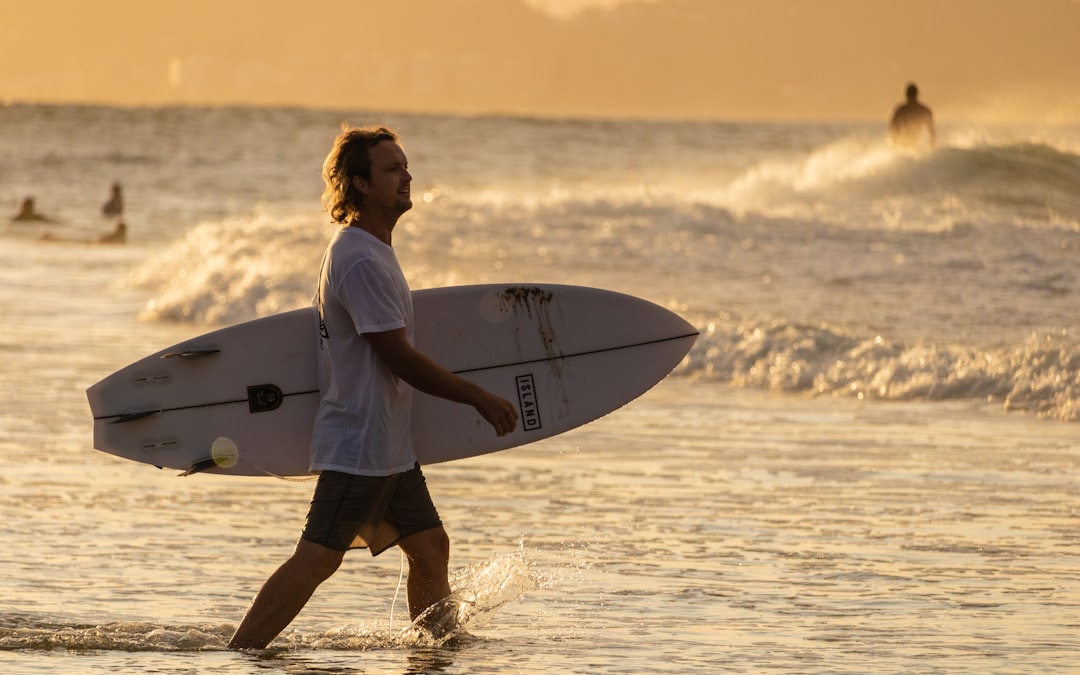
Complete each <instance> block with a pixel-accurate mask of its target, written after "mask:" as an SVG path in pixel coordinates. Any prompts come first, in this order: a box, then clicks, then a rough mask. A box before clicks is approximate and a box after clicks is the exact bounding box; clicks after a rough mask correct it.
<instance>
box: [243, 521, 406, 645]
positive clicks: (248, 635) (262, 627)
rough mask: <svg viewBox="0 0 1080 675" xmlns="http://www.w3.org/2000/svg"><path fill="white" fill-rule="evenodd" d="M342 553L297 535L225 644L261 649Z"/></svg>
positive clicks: (297, 610)
mask: <svg viewBox="0 0 1080 675" xmlns="http://www.w3.org/2000/svg"><path fill="white" fill-rule="evenodd" d="M344 556H345V554H344V553H343V552H341V551H335V550H334V549H331V548H327V547H325V546H322V545H321V544H315V543H312V542H310V541H305V540H303V539H301V540H300V543H298V544H297V545H296V551H294V552H293V554H292V557H291V558H289V559H288V560H286V561H285V563H284V564H282V565H281V567H279V568H278V569H277V571H276V572H274V573H273V574H272V575H271V576H270V578H269V579H267V580H266V583H265V584H263V587H262V590H260V591H259V594H258V595H257V596H255V600H254V601H253V602H252V603H251V607H250V608H249V609H248V611H247V614H246V615H245V616H244V620H243V621H241V622H240V627H239V628H237V629H236V634H235V635H233V637H232V640H230V641H229V648H230V649H265V648H266V645H268V644H270V641H271V640H273V639H274V638H275V637H277V636H278V634H279V633H280V632H281V631H283V630H285V627H286V626H288V625H289V624H290V623H291V622H292V620H293V619H295V618H296V615H297V614H299V613H300V610H301V609H303V608H304V605H306V604H307V601H308V600H309V599H310V598H311V595H312V594H313V593H314V592H315V589H316V588H318V587H319V584H321V583H322V582H324V581H326V580H327V579H329V578H330V575H332V574H333V573H334V572H335V571H337V568H338V567H339V566H340V565H341V560H342V558H343V557H344ZM411 581H412V580H411V578H410V584H411ZM411 595H412V594H411V593H410V598H411Z"/></svg>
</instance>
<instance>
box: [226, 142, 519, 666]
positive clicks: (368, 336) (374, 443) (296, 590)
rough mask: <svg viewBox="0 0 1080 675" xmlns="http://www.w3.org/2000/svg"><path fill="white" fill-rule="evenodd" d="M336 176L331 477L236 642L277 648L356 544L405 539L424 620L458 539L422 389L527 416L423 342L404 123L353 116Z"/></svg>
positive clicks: (318, 299) (509, 425)
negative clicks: (406, 223) (433, 468)
mask: <svg viewBox="0 0 1080 675" xmlns="http://www.w3.org/2000/svg"><path fill="white" fill-rule="evenodd" d="M323 180H324V181H325V183H326V189H325V191H324V192H323V203H324V204H325V205H326V209H327V211H328V212H329V213H330V217H331V218H332V220H333V222H335V223H339V224H342V225H344V227H342V228H340V229H339V230H338V232H337V233H336V234H335V235H334V236H333V238H332V239H331V240H330V244H329V246H328V247H327V249H326V253H325V254H324V257H323V262H322V269H321V271H320V274H319V286H318V291H317V293H316V296H315V305H316V307H317V309H318V311H319V319H320V332H321V337H320V341H319V343H320V345H319V383H320V386H319V389H320V391H321V393H322V398H321V401H320V404H319V409H318V412H317V413H316V416H315V427H314V431H313V433H312V447H311V453H312V454H311V469H312V471H313V472H315V473H318V474H319V479H318V483H317V484H316V486H315V494H314V496H313V497H312V500H311V507H310V510H309V511H308V516H307V523H306V525H305V527H304V531H303V533H302V534H301V537H300V541H299V542H298V543H297V545H296V549H295V551H294V552H293V554H292V556H291V557H290V558H289V559H288V560H287V561H286V562H285V563H284V564H282V565H281V567H279V568H278V569H277V571H276V572H274V574H273V575H271V577H270V578H269V579H268V580H267V581H266V583H265V584H264V585H263V587H262V589H261V590H260V591H259V593H258V595H257V596H256V597H255V600H254V601H253V602H252V605H251V607H250V608H249V609H248V612H247V614H246V616H245V617H244V620H243V621H242V622H241V623H240V626H239V627H238V628H237V630H236V633H235V634H234V635H233V637H232V640H231V641H230V642H229V647H230V648H233V649H263V648H265V647H266V646H267V645H268V644H269V643H270V641H271V640H273V639H274V638H275V637H276V636H277V635H278V634H279V633H280V632H281V631H282V630H284V628H285V627H286V626H288V625H289V623H290V622H291V621H292V620H293V619H294V618H295V617H296V615H297V614H299V613H300V610H301V609H303V607H304V605H305V604H307V601H308V600H309V599H310V598H311V596H312V594H313V593H314V592H315V589H316V588H317V587H318V586H319V585H320V584H321V583H322V582H323V581H325V580H326V579H328V578H329V577H330V576H331V575H332V574H333V573H334V572H335V571H337V569H338V567H339V566H340V565H341V562H342V560H343V558H344V556H345V552H346V551H348V550H350V549H353V548H365V547H366V548H368V549H370V551H371V554H372V555H378V554H379V553H381V552H382V551H384V550H386V549H387V548H389V547H391V546H394V545H395V544H396V545H397V546H399V547H401V550H402V551H403V552H404V554H405V557H406V558H407V559H408V561H409V577H408V583H407V591H408V600H409V613H410V614H411V615H412V618H413V619H414V620H415V619H416V618H417V617H419V616H420V615H421V614H423V613H424V611H425V610H426V609H428V608H429V607H431V606H432V605H434V604H435V603H437V602H439V601H440V600H442V599H443V598H446V597H447V596H448V595H450V582H449V579H448V568H449V561H450V539H449V537H448V536H447V533H446V530H445V529H444V528H443V525H442V521H441V520H440V518H439V514H438V512H437V511H436V510H435V506H434V504H433V502H432V500H431V495H430V494H429V492H428V488H427V483H426V481H425V480H424V476H423V474H422V473H421V470H420V465H419V464H418V463H417V459H416V453H415V451H414V450H413V444H412V433H411V425H412V416H411V410H412V391H413V388H416V389H419V390H420V391H423V392H426V393H428V394H431V395H434V396H439V397H442V398H446V399H449V400H452V401H457V402H460V403H465V404H468V405H471V406H473V407H474V408H476V410H477V412H479V413H480V415H481V416H482V417H483V418H484V419H485V420H486V421H487V422H488V423H489V424H491V426H492V427H494V429H495V433H497V434H498V435H499V436H503V435H506V434H508V433H510V432H511V431H513V430H514V427H515V426H516V425H517V417H518V415H517V410H516V408H515V407H514V405H513V404H512V403H510V402H509V401H507V400H505V399H503V398H501V397H499V396H495V395H494V394H491V393H490V392H488V391H486V390H484V389H482V388H480V387H479V386H477V385H476V384H473V383H472V382H469V381H468V380H465V379H462V378H460V377H458V376H456V375H454V374H453V373H451V372H450V371H448V370H446V369H445V368H443V367H442V366H440V365H438V364H436V363H435V362H434V361H432V360H431V359H430V358H428V357H427V356H425V355H424V354H423V353H421V352H419V351H418V350H416V349H415V348H414V347H413V346H412V332H413V307H412V299H411V296H410V291H409V286H408V284H407V282H406V280H405V275H404V274H403V273H402V270H401V267H400V265H399V264H398V261H397V257H396V255H395V253H394V249H393V247H392V243H391V235H392V233H393V230H394V226H395V225H396V223H397V221H398V219H399V218H400V217H401V216H402V215H403V214H404V213H405V212H406V211H408V210H409V209H410V208H412V199H411V195H410V185H411V182H412V176H411V175H410V174H409V171H408V160H407V159H406V156H405V151H404V150H403V149H402V147H401V145H400V143H399V140H398V136H397V134H396V133H395V132H394V131H393V130H391V129H388V128H386V127H362V128H357V127H350V126H347V125H346V126H344V127H343V131H342V133H341V134H340V135H339V136H338V137H337V139H336V140H335V141H334V145H333V147H332V148H331V150H330V153H329V155H328V156H327V157H326V161H325V162H324V164H323ZM428 628H430V629H432V630H438V629H439V628H440V627H439V626H438V625H432V626H429V627H428Z"/></svg>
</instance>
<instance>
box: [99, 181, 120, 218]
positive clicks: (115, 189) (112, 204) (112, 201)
mask: <svg viewBox="0 0 1080 675" xmlns="http://www.w3.org/2000/svg"><path fill="white" fill-rule="evenodd" d="M101 215H103V216H122V215H124V190H123V188H122V187H121V186H120V183H113V184H112V191H111V192H110V193H109V199H108V201H106V202H105V203H104V204H103V205H102V207H101Z"/></svg>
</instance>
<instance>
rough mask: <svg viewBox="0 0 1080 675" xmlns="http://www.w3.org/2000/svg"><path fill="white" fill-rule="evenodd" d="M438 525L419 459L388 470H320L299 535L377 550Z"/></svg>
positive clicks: (376, 552) (342, 547) (339, 545)
mask: <svg viewBox="0 0 1080 675" xmlns="http://www.w3.org/2000/svg"><path fill="white" fill-rule="evenodd" d="M440 525H442V520H440V519H439V513H438V511H436V510H435V504H434V503H433V502H432V501H431V494H430V493H429V492H428V489H427V481H426V480H425V479H424V474H423V473H422V472H421V471H420V465H419V464H417V465H416V466H415V467H413V468H412V469H411V470H409V471H406V472H404V473H398V474H394V475H392V476H354V475H352V474H348V473H339V472H337V471H324V472H322V473H321V474H320V475H319V480H318V483H316V485H315V494H314V495H313V496H312V498H311V508H310V509H309V510H308V516H307V523H306V524H305V525H304V532H303V534H302V535H301V538H302V539H304V540H305V541H310V542H312V543H315V544H320V545H322V546H326V547H327V548H332V549H334V550H335V551H348V550H350V549H354V548H367V549H369V550H370V551H371V555H373V556H376V555H379V554H380V553H382V552H383V551H385V550H386V549H388V548H390V547H391V546H393V545H394V544H396V543H397V542H398V541H400V540H401V539H404V538H405V537H408V536H410V535H413V534H416V533H417V532H423V531H424V530H429V529H431V528H433V527H439V526H440Z"/></svg>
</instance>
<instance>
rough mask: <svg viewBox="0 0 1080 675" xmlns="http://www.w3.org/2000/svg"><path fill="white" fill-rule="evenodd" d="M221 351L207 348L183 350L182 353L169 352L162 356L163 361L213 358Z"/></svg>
mask: <svg viewBox="0 0 1080 675" xmlns="http://www.w3.org/2000/svg"><path fill="white" fill-rule="evenodd" d="M220 353H221V350H220V349H217V348H216V347H209V348H207V349H185V350H184V351H182V352H169V353H168V354H162V355H161V358H163V359H190V358H196V357H199V356H213V355H214V354H220Z"/></svg>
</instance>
